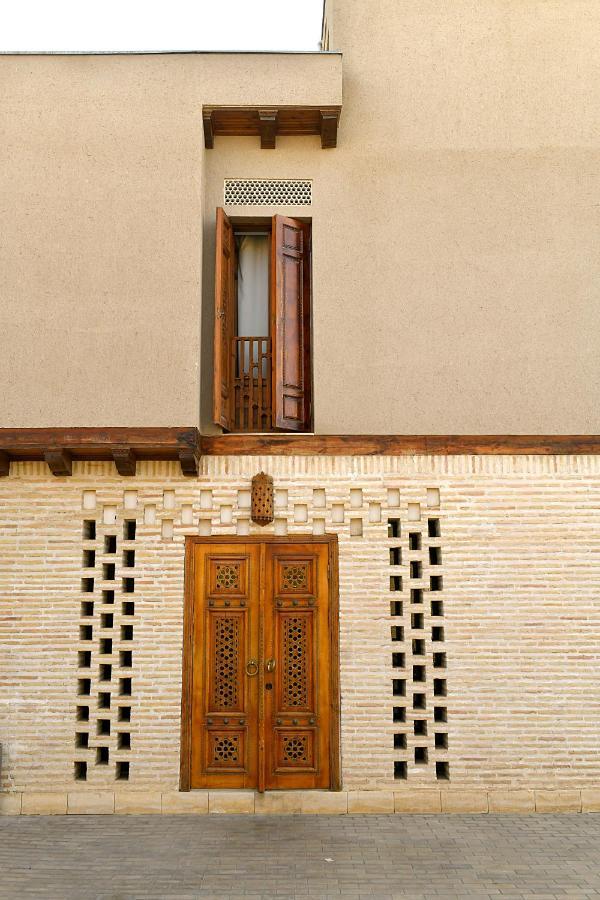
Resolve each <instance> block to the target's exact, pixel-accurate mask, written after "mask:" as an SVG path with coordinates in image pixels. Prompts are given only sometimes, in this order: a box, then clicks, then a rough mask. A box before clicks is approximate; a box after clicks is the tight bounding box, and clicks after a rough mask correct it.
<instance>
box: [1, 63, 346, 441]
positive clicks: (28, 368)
mask: <svg viewBox="0 0 600 900" xmlns="http://www.w3.org/2000/svg"><path fill="white" fill-rule="evenodd" d="M340 66H341V60H340V56H339V55H335V54H331V55H319V54H235V55H231V54H173V55H132V56H123V55H121V56H114V55H113V56H0V105H1V116H2V132H1V139H0V216H1V218H2V222H3V225H2V240H1V241H0V298H1V303H0V333H1V334H2V353H1V354H0V385H1V387H2V390H1V392H0V393H1V395H2V400H1V401H0V427H6V426H14V427H32V426H52V425H196V424H198V422H199V397H200V384H199V370H200V310H201V271H202V181H203V155H204V140H203V133H202V104H203V103H225V102H227V103H229V104H234V105H235V104H240V105H241V104H249V103H260V104H264V105H267V106H268V105H270V104H271V105H272V104H277V103H291V104H296V103H298V104H308V105H313V104H319V103H324V104H325V105H329V104H337V103H339V102H340V99H341V69H340ZM210 305H211V307H212V298H211V299H210Z"/></svg>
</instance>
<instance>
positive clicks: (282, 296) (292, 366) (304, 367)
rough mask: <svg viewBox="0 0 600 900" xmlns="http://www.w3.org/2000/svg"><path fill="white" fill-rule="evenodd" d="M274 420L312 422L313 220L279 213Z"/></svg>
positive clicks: (282, 424) (292, 427) (303, 425)
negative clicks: (311, 310)
mask: <svg viewBox="0 0 600 900" xmlns="http://www.w3.org/2000/svg"><path fill="white" fill-rule="evenodd" d="M271 242H272V247H271V340H272V368H273V372H272V380H273V425H274V426H275V428H281V429H285V430H286V431H307V430H308V428H309V424H310V387H311V386H310V379H311V370H310V225H309V224H307V223H306V222H300V221H298V219H288V218H286V217H285V216H273V229H272V235H271Z"/></svg>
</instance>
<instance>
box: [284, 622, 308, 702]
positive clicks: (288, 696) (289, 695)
mask: <svg viewBox="0 0 600 900" xmlns="http://www.w3.org/2000/svg"><path fill="white" fill-rule="evenodd" d="M279 623H280V624H279V627H280V629H281V634H282V644H283V646H282V653H281V660H282V668H283V678H282V697H281V709H282V710H294V709H296V710H298V709H309V708H310V703H309V699H310V698H309V695H308V694H309V676H310V673H309V671H308V665H309V659H308V654H309V648H310V647H311V646H312V633H311V632H312V614H311V613H309V614H308V615H307V614H306V613H302V614H299V615H289V614H287V613H281V615H280V618H279Z"/></svg>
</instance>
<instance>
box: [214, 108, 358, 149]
mask: <svg viewBox="0 0 600 900" xmlns="http://www.w3.org/2000/svg"><path fill="white" fill-rule="evenodd" d="M341 111H342V108H341V106H327V107H321V106H277V107H273V108H269V109H264V108H262V107H258V106H235V107H233V106H204V107H203V108H202V121H203V125H204V146H205V147H206V149H207V150H212V149H213V147H214V140H215V137H217V136H220V137H235V136H246V137H252V136H254V137H259V138H260V141H261V147H262V148H263V150H272V149H274V148H275V145H276V139H277V136H278V135H283V136H289V135H306V134H317V135H319V136H320V138H321V147H322V148H323V149H324V150H328V149H331V148H332V147H335V146H336V145H337V129H338V123H339V120H340V115H341Z"/></svg>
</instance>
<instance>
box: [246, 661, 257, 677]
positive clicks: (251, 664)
mask: <svg viewBox="0 0 600 900" xmlns="http://www.w3.org/2000/svg"><path fill="white" fill-rule="evenodd" d="M252 669H253V670H254V671H251V670H252ZM246 675H249V676H250V677H251V678H252V677H253V676H254V675H258V663H257V661H256V660H255V659H249V660H248V662H247V663H246Z"/></svg>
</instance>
